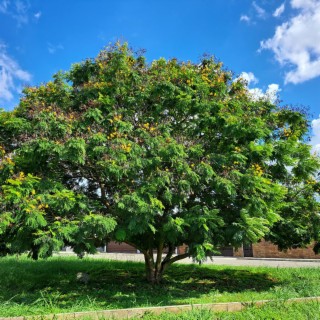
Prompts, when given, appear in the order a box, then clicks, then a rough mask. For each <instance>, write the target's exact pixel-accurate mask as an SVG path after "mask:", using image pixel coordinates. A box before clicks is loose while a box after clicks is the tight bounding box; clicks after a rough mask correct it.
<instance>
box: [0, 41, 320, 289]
mask: <svg viewBox="0 0 320 320" xmlns="http://www.w3.org/2000/svg"><path fill="white" fill-rule="evenodd" d="M308 129H309V126H308V121H307V119H306V116H305V115H304V114H303V113H302V112H300V111H294V110H291V109H290V108H281V107H279V106H277V105H275V104H273V103H271V102H270V101H268V100H267V99H255V98H254V97H252V96H251V95H250V93H249V92H248V89H247V87H246V84H245V82H244V81H243V80H241V79H238V80H236V81H233V79H232V74H231V72H229V71H227V70H225V69H224V68H223V67H222V64H221V63H220V62H217V61H216V60H215V59H214V58H213V57H204V58H203V59H201V61H200V63H198V64H194V63H191V62H179V61H177V60H176V59H171V60H168V61H167V60H165V59H159V60H157V61H153V62H152V63H151V64H147V63H146V61H145V58H144V57H143V55H142V54H139V53H134V52H133V51H132V50H131V49H129V48H128V46H127V45H126V44H123V45H122V44H118V43H117V44H115V45H114V46H110V47H108V48H106V49H105V50H103V51H102V52H101V53H100V54H99V55H98V56H97V57H96V58H95V59H88V60H86V61H84V62H81V63H77V64H74V65H73V66H72V68H71V70H70V71H68V72H65V73H58V74H56V75H55V76H54V77H53V81H50V82H48V83H45V84H42V85H40V86H38V87H27V88H25V89H24V94H23V97H22V98H21V100H20V103H19V105H18V106H17V108H16V109H15V110H14V111H12V112H4V111H3V112H1V113H0V144H1V150H0V151H1V154H2V158H1V174H0V179H1V181H0V182H1V183H0V184H1V189H0V192H1V193H0V206H1V213H0V246H1V247H2V252H22V251H25V250H31V254H32V255H33V256H34V257H37V256H38V255H39V254H40V256H48V255H50V254H51V253H52V251H53V250H56V249H58V248H59V247H61V246H62V245H63V244H68V245H71V246H72V247H74V249H75V251H76V252H77V253H79V254H82V253H83V252H94V250H95V247H96V246H97V245H99V243H101V242H103V241H108V240H110V239H113V240H116V241H119V242H126V243H128V244H130V245H132V246H134V247H135V248H137V249H138V250H140V251H141V252H142V253H143V254H144V257H145V264H146V273H147V279H148V280H149V281H150V282H152V283H157V282H159V281H160V280H161V278H162V275H163V273H164V271H165V270H166V268H167V267H168V266H169V265H170V264H172V263H173V262H175V261H178V260H180V259H183V258H185V257H189V256H190V257H193V258H195V259H196V260H202V259H205V257H206V256H207V255H209V254H212V253H214V252H215V251H216V250H217V248H219V247H220V246H223V245H233V246H235V247H239V246H241V245H242V243H246V242H256V241H258V240H259V239H261V238H262V237H264V236H268V235H269V237H270V239H272V240H273V241H274V242H276V243H279V244H280V242H281V240H282V238H283V239H284V240H283V241H282V243H281V244H282V247H283V248H287V247H290V246H293V245H303V244H306V243H307V242H308V241H310V240H311V238H310V236H309V238H308V237H303V236H301V237H300V238H299V239H293V240H295V241H296V242H297V241H298V242H299V243H294V242H293V241H291V240H292V239H290V236H291V235H290V234H289V235H287V234H286V233H285V232H284V231H283V230H285V229H286V226H288V225H291V226H292V229H294V230H298V231H299V230H302V229H303V228H305V230H307V231H310V230H311V229H310V228H311V226H310V223H309V222H307V221H311V220H312V228H313V231H314V232H313V233H312V238H313V239H316V238H317V236H318V230H317V226H319V216H318V213H319V206H318V202H317V201H316V195H317V192H318V191H319V186H318V183H317V182H316V181H315V180H314V176H315V174H316V172H317V170H318V169H319V159H318V158H317V157H316V156H315V155H312V154H311V153H310V146H308V145H307V143H306V142H305V139H306V135H307V133H308ZM182 244H186V245H187V251H186V252H185V253H183V254H180V255H175V254H174V252H175V247H176V246H179V245H182ZM154 252H155V253H156V254H155V255H154ZM164 252H166V253H165V254H164V255H163V253H164Z"/></svg>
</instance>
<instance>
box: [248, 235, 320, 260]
mask: <svg viewBox="0 0 320 320" xmlns="http://www.w3.org/2000/svg"><path fill="white" fill-rule="evenodd" d="M252 248H253V256H254V257H255V258H294V259H298V258H300V259H320V255H318V254H317V255H316V254H315V253H314V252H313V250H312V248H313V246H312V245H310V246H309V247H307V248H299V249H291V250H287V251H279V250H278V247H277V246H275V245H274V244H272V243H270V242H268V241H264V240H262V241H261V242H259V243H255V244H253V245H252Z"/></svg>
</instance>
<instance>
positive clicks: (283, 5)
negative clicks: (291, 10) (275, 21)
mask: <svg viewBox="0 0 320 320" xmlns="http://www.w3.org/2000/svg"><path fill="white" fill-rule="evenodd" d="M284 9H285V4H284V3H283V4H282V5H281V6H280V7H278V8H277V9H276V10H275V11H274V13H273V14H272V15H273V16H274V17H275V18H279V17H280V16H281V15H282V14H283V12H284Z"/></svg>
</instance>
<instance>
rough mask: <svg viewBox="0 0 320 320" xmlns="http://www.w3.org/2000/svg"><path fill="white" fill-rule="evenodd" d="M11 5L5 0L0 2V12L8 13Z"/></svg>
mask: <svg viewBox="0 0 320 320" xmlns="http://www.w3.org/2000/svg"><path fill="white" fill-rule="evenodd" d="M9 4H10V1H9V0H3V1H1V2H0V12H1V13H7V12H8V6H9Z"/></svg>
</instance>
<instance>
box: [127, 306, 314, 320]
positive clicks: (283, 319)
mask: <svg viewBox="0 0 320 320" xmlns="http://www.w3.org/2000/svg"><path fill="white" fill-rule="evenodd" d="M137 319H143V320H257V319H258V320H261V319H269V320H271V319H272V320H306V319H308V320H317V319H320V304H319V303H318V302H308V303H295V304H285V303H282V302H281V303H279V302H278V303H269V304H267V305H264V306H262V307H248V308H246V309H245V310H243V311H240V312H228V313H227V312H223V313H213V312H210V311H208V310H206V309H200V310H199V309H198V310H193V311H190V312H183V313H180V314H178V315H176V314H172V313H171V314H170V313H163V314H161V315H157V316H155V315H152V314H149V315H148V314H147V315H145V316H144V317H140V318H134V319H133V320H137Z"/></svg>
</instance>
